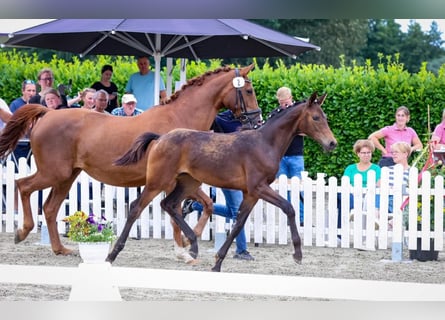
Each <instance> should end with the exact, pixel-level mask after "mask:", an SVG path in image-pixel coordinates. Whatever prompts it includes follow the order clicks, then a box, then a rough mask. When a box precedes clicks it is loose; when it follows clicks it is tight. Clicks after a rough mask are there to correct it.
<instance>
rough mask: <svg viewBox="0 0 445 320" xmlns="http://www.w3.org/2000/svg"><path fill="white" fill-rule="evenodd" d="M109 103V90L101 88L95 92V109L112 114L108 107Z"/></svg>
mask: <svg viewBox="0 0 445 320" xmlns="http://www.w3.org/2000/svg"><path fill="white" fill-rule="evenodd" d="M107 105H108V92H106V91H105V90H104V89H100V90H98V91H96V92H95V93H94V108H93V110H94V111H97V112H101V113H107V114H110V113H109V112H108V111H107V110H106V108H107Z"/></svg>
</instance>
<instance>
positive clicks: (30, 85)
mask: <svg viewBox="0 0 445 320" xmlns="http://www.w3.org/2000/svg"><path fill="white" fill-rule="evenodd" d="M36 90H37V86H36V83H35V82H34V80H25V81H23V82H22V96H21V97H19V98H17V99H15V100H14V101H12V102H11V104H10V105H9V109H10V110H11V112H12V113H14V112H15V111H16V110H17V109H18V108H20V107H21V106H23V105H25V104H27V103H29V100H31V97H32V96H35V95H36V92H37V91H36Z"/></svg>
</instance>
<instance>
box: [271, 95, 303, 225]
mask: <svg viewBox="0 0 445 320" xmlns="http://www.w3.org/2000/svg"><path fill="white" fill-rule="evenodd" d="M276 97H277V100H278V104H279V106H278V107H277V108H276V109H275V110H273V111H272V112H271V115H273V114H274V113H276V112H280V110H282V109H286V108H287V107H288V106H290V105H292V104H294V103H295V101H293V98H292V91H291V89H289V88H288V87H281V88H279V89H278V90H277V95H276ZM303 155H304V140H303V136H301V135H297V136H295V138H294V139H293V140H292V142H291V144H290V145H289V148H287V150H286V152H285V153H284V156H283V158H282V159H281V160H280V167H279V169H278V172H277V175H276V178H277V179H278V178H279V177H280V175H283V174H284V175H286V177H287V178H288V179H291V178H292V177H298V178H299V179H301V172H302V171H304V157H303ZM288 200H289V201H290V193H288ZM303 221H304V205H303V201H302V196H301V195H300V226H303Z"/></svg>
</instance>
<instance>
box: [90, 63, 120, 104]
mask: <svg viewBox="0 0 445 320" xmlns="http://www.w3.org/2000/svg"><path fill="white" fill-rule="evenodd" d="M112 76H113V67H112V66H110V65H109V64H106V65H104V66H103V67H102V71H101V78H100V81H97V82H95V83H93V85H92V86H91V88H93V89H96V90H97V91H99V90H101V89H102V90H105V91H106V92H107V93H108V105H107V108H106V109H105V110H106V111H108V112H109V113H111V111H113V109H115V108H117V107H119V102H118V99H117V95H118V94H117V92H118V90H117V85H116V84H115V83H114V82H112V81H111V77H112Z"/></svg>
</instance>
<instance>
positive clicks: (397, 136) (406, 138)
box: [368, 106, 422, 167]
mask: <svg viewBox="0 0 445 320" xmlns="http://www.w3.org/2000/svg"><path fill="white" fill-rule="evenodd" d="M409 117H410V114H409V110H408V108H407V107H405V106H401V107H398V108H397V110H396V122H395V123H394V124H393V125H392V126H386V127H384V128H382V129H380V130H377V131H375V132H373V133H372V134H371V135H370V136H369V138H368V139H370V140H371V141H372V142H373V143H374V146H375V148H376V149H378V150H380V151H381V152H382V158H381V159H380V161H379V166H380V167H389V166H393V165H394V164H395V163H394V160H393V158H392V155H391V145H393V144H394V143H396V142H399V141H403V142H406V143H408V144H409V145H410V146H411V152H413V151H417V150H422V142H421V141H420V139H419V137H418V135H417V133H416V131H415V130H414V129H413V128H411V127H408V126H407V125H406V124H407V123H408V121H409ZM381 139H384V140H385V146H383V145H382V144H381V143H380V140H381Z"/></svg>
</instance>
